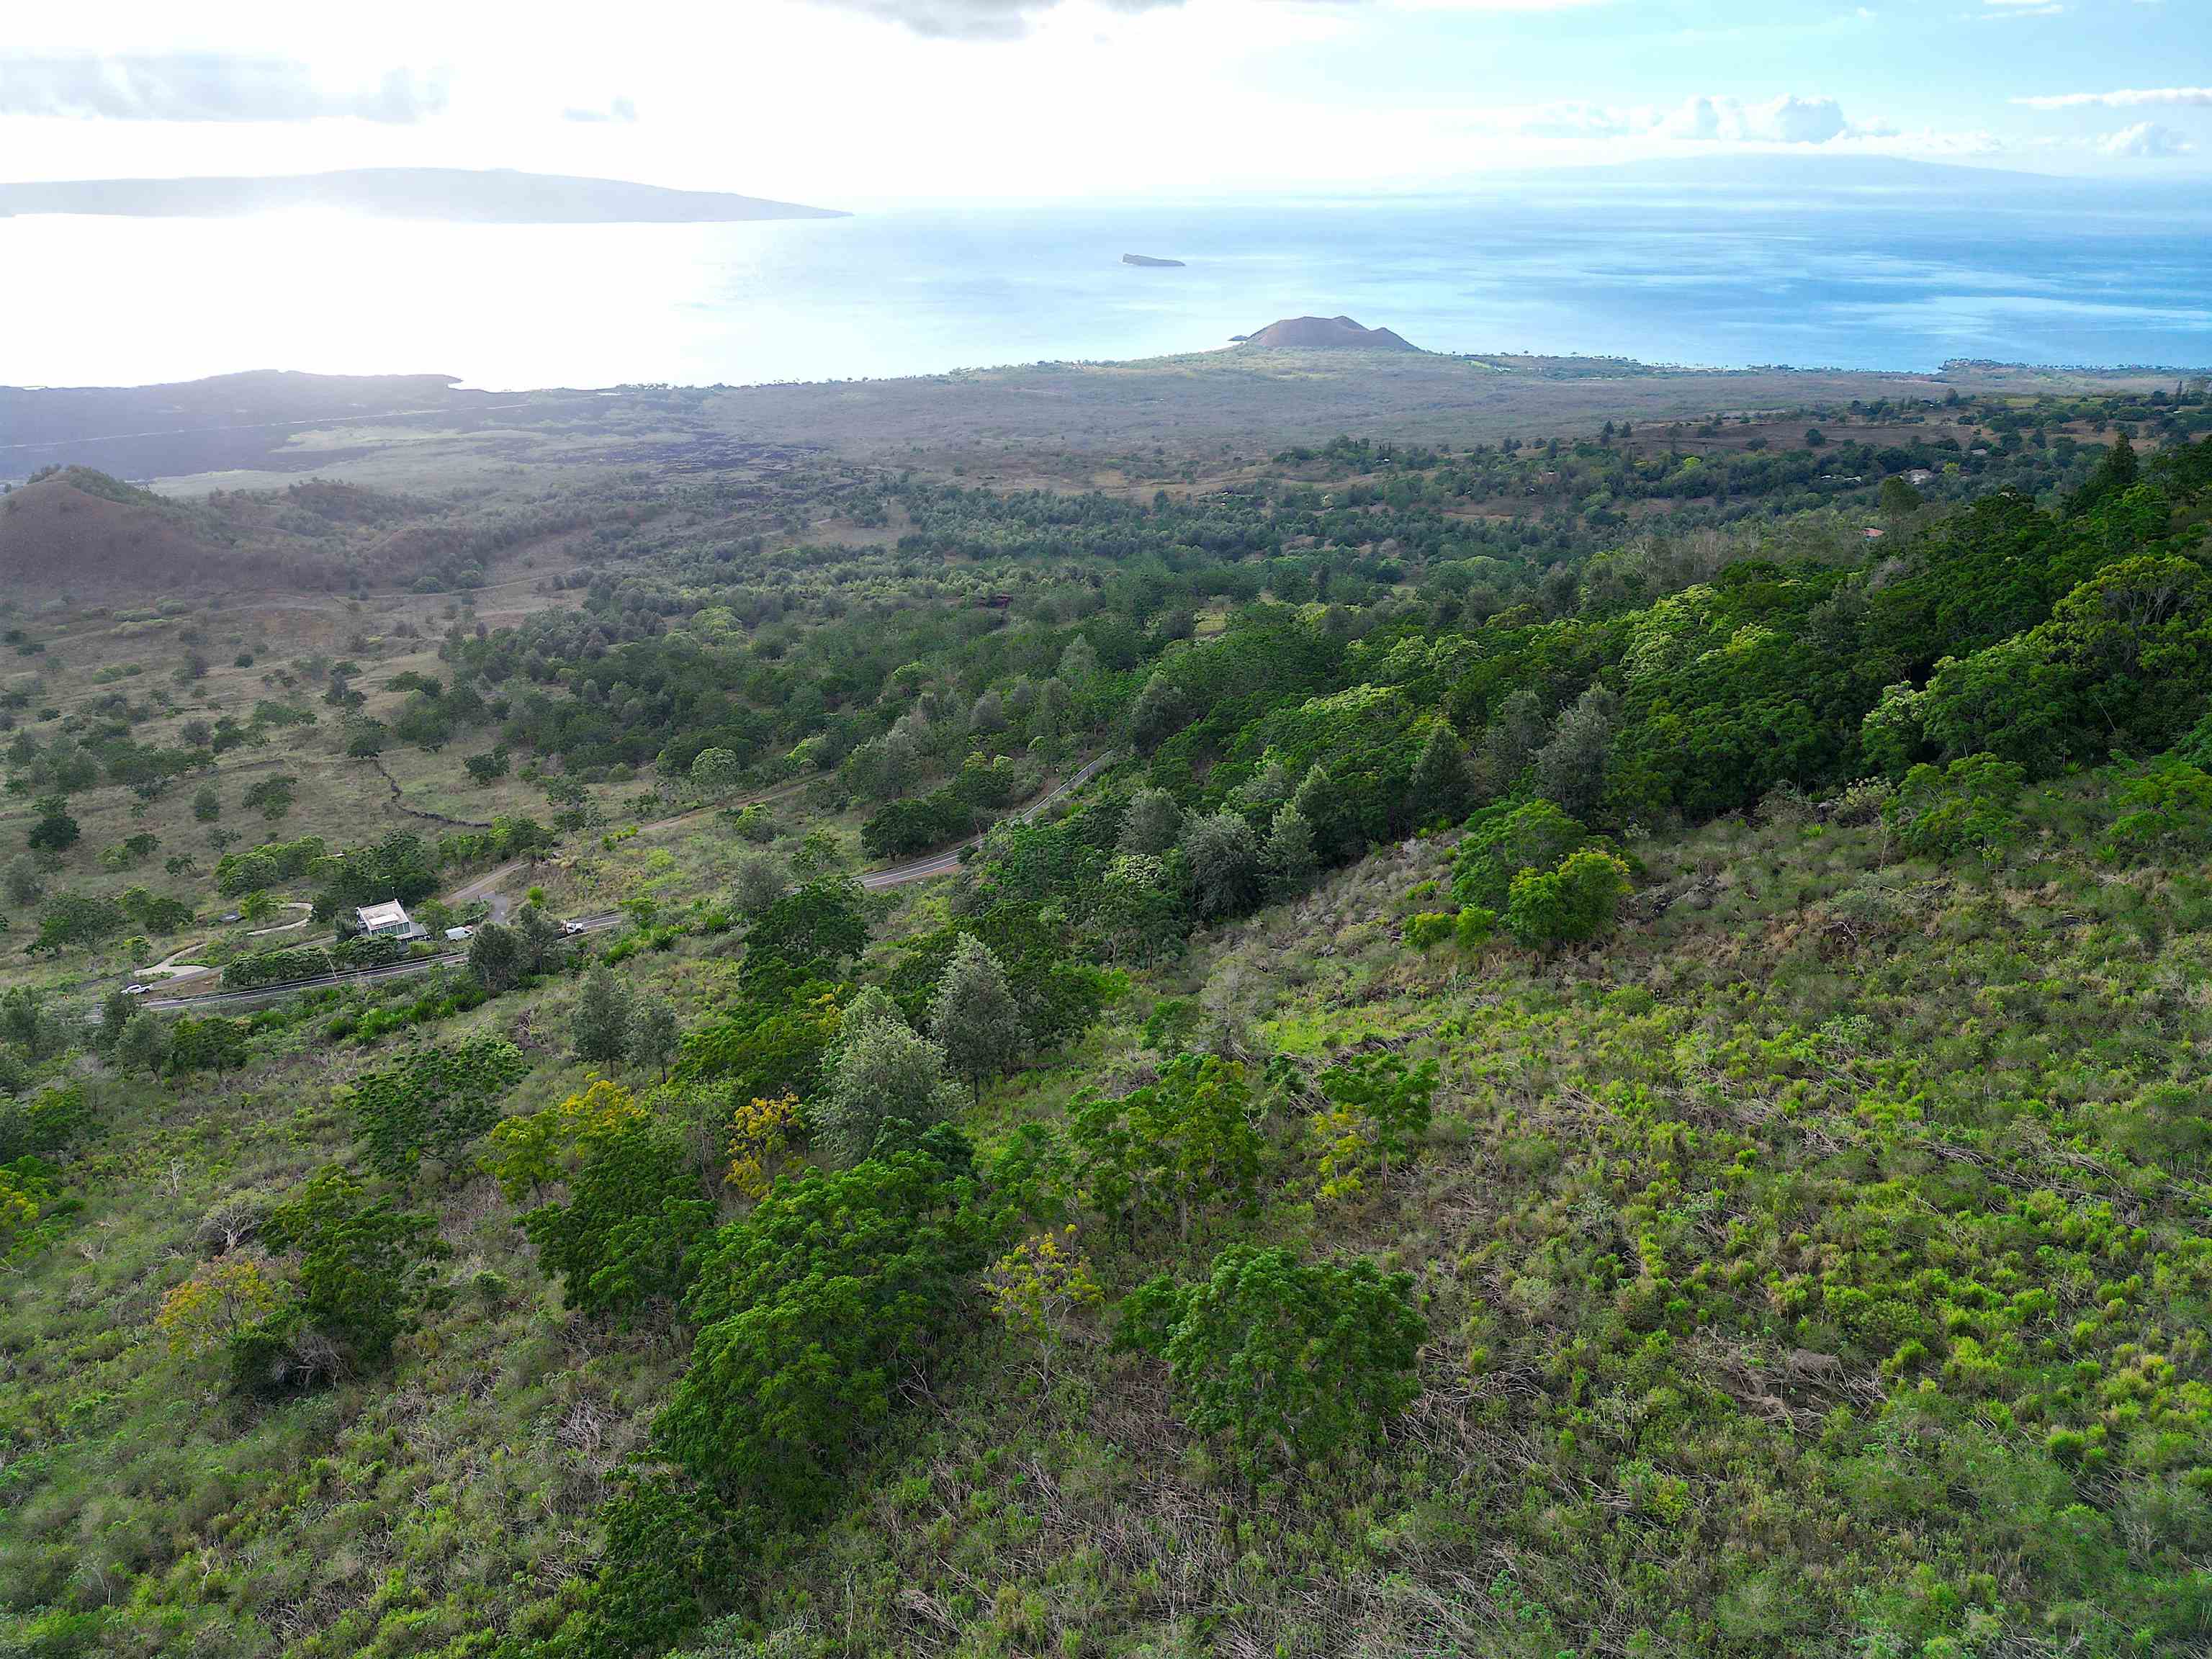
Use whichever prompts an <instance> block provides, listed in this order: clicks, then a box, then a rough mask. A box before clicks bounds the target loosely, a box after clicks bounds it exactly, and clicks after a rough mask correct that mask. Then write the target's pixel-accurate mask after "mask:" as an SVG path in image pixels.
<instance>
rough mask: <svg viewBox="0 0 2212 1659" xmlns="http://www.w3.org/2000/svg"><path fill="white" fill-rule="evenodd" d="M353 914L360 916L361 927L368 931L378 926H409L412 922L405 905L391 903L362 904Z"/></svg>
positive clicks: (372, 931) (373, 930) (371, 931)
mask: <svg viewBox="0 0 2212 1659" xmlns="http://www.w3.org/2000/svg"><path fill="white" fill-rule="evenodd" d="M354 914H355V915H357V916H359V917H360V918H361V925H362V927H363V928H364V929H365V930H367V931H368V932H370V933H374V932H375V931H376V930H377V929H378V928H380V927H412V926H413V925H414V924H413V922H412V921H410V919H409V917H408V915H407V907H406V906H405V905H404V904H400V903H398V902H394V903H391V904H364V905H362V907H361V908H360V909H358V910H356V911H355V912H354Z"/></svg>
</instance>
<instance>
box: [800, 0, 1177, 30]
mask: <svg viewBox="0 0 2212 1659" xmlns="http://www.w3.org/2000/svg"><path fill="white" fill-rule="evenodd" d="M817 3H818V4H822V5H828V6H835V7H836V8H838V9H841V10H844V11H856V12H859V13H860V15H862V16H864V17H877V18H881V19H882V20H883V21H885V22H889V23H902V24H904V25H905V26H906V27H908V28H910V29H912V30H913V31H914V32H915V33H916V34H922V35H928V36H930V37H932V38H933V39H937V40H1019V39H1020V38H1021V37H1022V36H1023V35H1024V33H1027V32H1028V30H1029V23H1030V17H1032V16H1033V15H1036V14H1037V13H1039V12H1046V11H1050V10H1051V9H1053V8H1054V7H1055V6H1057V5H1058V4H1060V0H817ZM1101 3H1103V4H1104V5H1105V7H1106V8H1107V9H1108V10H1109V11H1152V10H1157V9H1160V8H1163V7H1169V6H1180V5H1181V4H1182V0H1101Z"/></svg>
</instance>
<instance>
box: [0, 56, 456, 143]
mask: <svg viewBox="0 0 2212 1659" xmlns="http://www.w3.org/2000/svg"><path fill="white" fill-rule="evenodd" d="M445 108H446V86H445V80H444V77H443V76H441V75H435V74H434V75H432V76H428V77H427V78H424V79H422V80H418V79H417V78H416V76H415V74H414V72H413V71H412V70H405V69H393V70H386V71H385V72H384V74H383V75H382V76H380V77H379V78H378V79H377V80H376V81H375V82H373V83H371V84H368V85H366V86H352V87H343V88H333V87H331V86H329V85H326V84H325V83H324V82H321V81H319V79H318V78H317V77H316V76H315V73H314V71H313V70H312V69H310V68H309V67H308V66H307V64H302V63H298V62H295V61H294V60H292V59H290V58H254V57H246V56H243V55H240V54H234V53H228V52H174V53H169V54H166V55H149V56H112V57H99V56H94V55H93V54H91V53H82V54H78V55H75V56H66V57H51V58H32V57H13V58H0V115H33V116H62V117H69V118H76V119H81V120H108V121H315V120H325V119H329V118H340V117H350V118H355V119H357V120H362V121H376V122H381V123H385V124H387V125H408V124H410V123H413V122H416V121H422V120H426V119H428V118H429V117H431V116H433V115H438V114H441V113H442V112H444V110H445Z"/></svg>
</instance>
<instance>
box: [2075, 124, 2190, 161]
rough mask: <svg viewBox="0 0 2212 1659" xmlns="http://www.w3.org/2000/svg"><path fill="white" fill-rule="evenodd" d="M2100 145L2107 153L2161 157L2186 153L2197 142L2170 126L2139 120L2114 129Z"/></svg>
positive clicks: (2136, 158)
mask: <svg viewBox="0 0 2212 1659" xmlns="http://www.w3.org/2000/svg"><path fill="white" fill-rule="evenodd" d="M2097 148H2098V149H2101V150H2103V151H2104V152H2105V154H2106V155H2118V156H2124V157H2127V158H2129V159H2130V160H2134V161H2166V160H2168V159H2170V158H2171V157H2173V156H2176V155H2188V154H2189V153H2190V152H2191V150H2193V149H2196V148H2197V146H2196V145H2194V144H2192V143H2190V142H2189V140H2187V139H2186V138H2185V137H2182V136H2181V135H2180V134H2179V133H2178V132H2176V131H2173V129H2172V128H2171V127H2162V126H2160V125H2159V124H2158V123H2157V122H2155V121H2138V122H2137V123H2136V125H2133V126H2131V127H2127V128H2124V129H2123V130H2122V131H2118V132H2116V133H2113V134H2112V136H2111V137H2108V138H2106V140H2105V141H2104V142H2103V143H2100V145H2098V147H2097Z"/></svg>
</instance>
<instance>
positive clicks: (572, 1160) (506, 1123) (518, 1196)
mask: <svg viewBox="0 0 2212 1659" xmlns="http://www.w3.org/2000/svg"><path fill="white" fill-rule="evenodd" d="M652 1116H653V1113H652V1110H651V1109H649V1108H647V1107H645V1106H641V1105H640V1104H639V1103H637V1101H636V1100H635V1098H633V1097H632V1096H631V1094H630V1091H629V1090H627V1089H625V1088H623V1086H622V1085H620V1084H619V1083H610V1082H608V1081H607V1080H606V1079H605V1078H594V1079H592V1085H591V1086H590V1087H589V1088H587V1089H586V1090H585V1091H584V1092H583V1093H581V1094H580V1095H570V1096H569V1097H568V1099H566V1100H564V1101H562V1103H560V1104H559V1105H557V1106H548V1107H547V1108H546V1109H544V1111H542V1112H532V1113H531V1114H529V1115H527V1116H525V1117H510V1118H504V1119H502V1120H501V1121H500V1122H499V1123H497V1124H495V1126H494V1127H493V1128H492V1132H491V1146H492V1149H491V1152H489V1154H488V1155H487V1156H486V1158H485V1159H484V1167H485V1168H486V1169H488V1170H490V1171H491V1173H492V1175H493V1176H495V1177H496V1178H497V1180H498V1182H499V1189H500V1191H501V1192H502V1193H504V1194H507V1202H508V1203H510V1204H519V1203H520V1202H521V1201H522V1199H523V1196H524V1195H525V1194H530V1193H537V1192H539V1191H541V1190H543V1189H544V1187H545V1186H546V1185H547V1184H548V1183H549V1182H555V1181H559V1180H561V1179H562V1177H563V1176H567V1175H568V1173H569V1172H570V1171H571V1170H574V1168H575V1166H576V1165H577V1164H578V1163H580V1161H581V1160H582V1158H583V1156H584V1154H585V1153H586V1152H588V1151H589V1150H590V1148H591V1146H592V1145H593V1144H594V1143H595V1142H598V1141H600V1140H604V1139H607V1138H608V1137H609V1136H611V1135H616V1134H619V1133H622V1132H623V1131H624V1130H626V1129H630V1128H634V1127H638V1126H639V1125H641V1124H643V1123H646V1122H647V1121H650V1120H651V1119H652Z"/></svg>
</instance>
